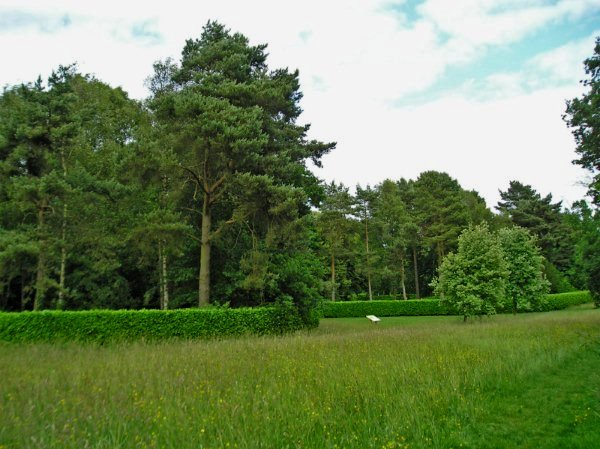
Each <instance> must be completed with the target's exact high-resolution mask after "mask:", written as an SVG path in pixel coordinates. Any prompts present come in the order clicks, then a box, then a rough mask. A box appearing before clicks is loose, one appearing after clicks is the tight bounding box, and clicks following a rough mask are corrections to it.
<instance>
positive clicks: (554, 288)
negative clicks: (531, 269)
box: [544, 260, 576, 293]
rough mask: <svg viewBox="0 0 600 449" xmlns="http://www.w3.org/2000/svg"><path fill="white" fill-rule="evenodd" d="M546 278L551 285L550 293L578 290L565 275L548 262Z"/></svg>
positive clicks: (545, 262) (545, 269)
mask: <svg viewBox="0 0 600 449" xmlns="http://www.w3.org/2000/svg"><path fill="white" fill-rule="evenodd" d="M544 276H545V277H546V279H547V280H548V282H549V283H550V293H566V292H572V291H573V290H576V289H575V287H573V286H572V285H571V283H570V282H569V280H568V279H567V278H566V277H565V275H564V274H562V273H561V272H560V271H558V269H557V268H556V267H555V266H554V265H553V264H552V263H551V262H550V261H548V260H544Z"/></svg>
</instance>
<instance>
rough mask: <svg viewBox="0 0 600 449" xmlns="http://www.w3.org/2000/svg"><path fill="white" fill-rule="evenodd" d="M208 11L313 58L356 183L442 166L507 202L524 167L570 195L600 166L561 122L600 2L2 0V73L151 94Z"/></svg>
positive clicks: (325, 111) (331, 162)
mask: <svg viewBox="0 0 600 449" xmlns="http://www.w3.org/2000/svg"><path fill="white" fill-rule="evenodd" d="M208 20H217V21H219V22H221V23H224V24H225V25H226V26H227V27H228V28H230V29H231V30H232V31H239V32H241V33H242V34H244V35H246V36H247V37H248V38H249V39H250V42H251V43H252V44H253V45H254V44H262V43H266V44H268V49H267V51H268V53H269V58H268V61H267V62H268V65H269V67H270V68H271V69H275V68H281V67H288V68H290V69H298V70H299V71H300V81H301V90H302V92H303V94H304V97H303V99H302V102H301V107H302V108H303V110H304V112H303V114H302V115H301V117H300V122H302V123H310V124H311V129H310V133H309V137H310V138H315V139H319V140H323V141H328V142H330V141H335V142H337V148H336V149H335V150H334V151H333V152H331V153H330V154H329V155H327V156H325V157H324V159H323V168H322V169H317V168H315V169H314V170H315V172H316V174H317V175H318V176H319V177H320V178H322V179H324V180H326V181H331V180H335V181H337V182H343V183H344V184H346V185H348V186H350V187H353V186H355V185H356V184H358V183H360V184H361V185H362V186H365V185H366V184H370V185H375V184H377V183H379V182H382V181H383V180H384V179H386V178H390V179H399V178H402V177H403V178H410V179H416V178H417V177H418V175H419V174H420V173H421V172H423V171H426V170H438V171H444V172H447V173H448V174H450V175H451V176H452V177H453V178H455V179H457V180H458V181H459V183H460V184H461V185H462V187H463V188H465V189H469V190H471V189H474V190H476V191H478V192H479V193H480V194H481V195H482V196H483V197H484V198H485V200H486V202H487V204H488V206H490V207H493V206H494V205H496V204H497V202H498V199H499V190H503V191H505V190H506V189H507V188H508V185H509V182H510V181H511V180H518V181H521V182H522V183H525V184H529V185H531V186H533V187H534V188H535V189H536V190H537V191H538V192H539V193H540V194H542V195H546V194H548V193H551V194H552V195H553V198H554V199H555V200H557V201H558V200H562V201H563V204H564V205H565V206H569V205H570V204H571V203H572V202H573V201H576V200H579V199H581V198H583V197H584V195H585V192H586V188H585V187H584V184H585V183H586V182H587V180H588V179H589V174H588V173H587V172H586V171H584V170H583V169H581V168H580V167H578V166H575V165H573V164H572V163H571V161H572V160H573V159H575V158H576V157H577V155H576V153H575V142H574V140H573V137H572V135H571V132H570V131H569V129H568V128H567V126H566V124H565V122H564V121H563V120H562V115H563V114H564V110H565V101H566V100H567V99H572V98H574V97H577V96H579V95H581V94H582V93H583V92H584V91H585V90H584V87H583V86H582V85H581V84H580V82H579V81H580V80H581V79H584V78H585V72H584V67H583V60H584V59H585V58H586V57H589V56H591V55H592V53H593V48H594V39H595V37H596V36H600V0H452V1H449V0H396V1H393V0H346V1H333V0H330V1H323V0H304V1H302V2H291V1H287V0H253V1H243V0H211V1H205V0H196V1H195V2H190V1H183V0H170V1H169V2H164V1H160V2H159V1H153V0H149V1H144V2H127V1H115V0H104V1H102V2H96V1H80V0H60V1H48V0H0V49H2V51H1V53H0V54H1V59H0V61H1V63H0V64H1V65H0V86H9V85H14V84H18V83H21V82H31V81H34V80H35V79H36V78H37V77H38V75H41V76H42V78H43V79H45V78H47V76H48V75H49V74H50V73H51V71H52V69H55V68H57V67H58V66H59V65H60V64H62V65H66V64H70V63H73V62H76V63H77V64H78V66H79V69H80V71H81V72H83V73H90V74H93V75H95V76H96V77H97V78H99V79H100V80H102V81H104V82H107V83H109V84H111V85H112V86H122V87H123V88H124V89H125V90H126V91H127V92H128V93H129V94H130V96H131V97H133V98H138V99H143V98H145V97H147V95H148V91H147V90H146V88H145V85H144V82H145V80H146V78H147V77H148V76H150V75H151V73H152V64H153V62H155V61H157V60H163V59H166V58H167V57H171V58H173V59H175V60H179V57H180V53H181V50H182V48H183V45H184V43H185V40H186V39H189V38H198V37H199V36H200V33H201V30H202V26H203V25H205V24H206V22H207V21H208Z"/></svg>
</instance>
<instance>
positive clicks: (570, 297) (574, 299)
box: [536, 291, 592, 312]
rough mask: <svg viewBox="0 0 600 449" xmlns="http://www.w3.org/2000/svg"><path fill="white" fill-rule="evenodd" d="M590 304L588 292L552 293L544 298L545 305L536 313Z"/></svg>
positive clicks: (590, 296) (590, 298) (590, 299)
mask: <svg viewBox="0 0 600 449" xmlns="http://www.w3.org/2000/svg"><path fill="white" fill-rule="evenodd" d="M589 302H592V295H591V294H590V292H589V291H580V292H567V293H554V294H552V295H547V296H546V303H545V304H542V306H541V307H540V308H539V310H536V312H549V311H550V310H562V309H566V308H567V307H571V306H578V305H581V304H587V303H589Z"/></svg>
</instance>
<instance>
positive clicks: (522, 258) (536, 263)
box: [498, 227, 549, 313]
mask: <svg viewBox="0 0 600 449" xmlns="http://www.w3.org/2000/svg"><path fill="white" fill-rule="evenodd" d="M498 239H499V241H500V245H501V247H502V252H503V254H504V260H505V261H506V264H507V268H508V282H507V285H506V299H507V306H508V307H510V308H511V309H512V311H513V313H517V312H518V311H520V310H533V309H536V308H538V307H539V305H540V304H541V303H542V302H543V299H544V296H545V295H546V293H548V289H549V282H548V281H547V280H545V279H544V278H543V277H542V270H543V257H542V256H541V255H540V251H539V249H538V247H537V246H536V244H535V239H534V238H533V237H532V236H531V234H529V232H528V231H527V230H526V229H524V228H519V227H517V228H504V229H501V230H500V231H498Z"/></svg>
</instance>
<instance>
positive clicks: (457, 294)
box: [433, 224, 508, 321]
mask: <svg viewBox="0 0 600 449" xmlns="http://www.w3.org/2000/svg"><path fill="white" fill-rule="evenodd" d="M507 276H508V267H507V264H506V261H505V259H504V254H503V252H502V247H501V246H500V243H499V241H498V239H497V238H496V236H495V235H494V234H492V233H491V232H490V230H489V229H488V226H487V224H481V225H477V226H474V227H469V228H468V229H466V230H465V231H464V232H463V233H462V234H461V235H460V237H459V239H458V250H457V251H456V253H450V254H448V256H447V257H446V258H445V259H444V261H443V262H442V265H441V266H440V267H439V270H438V278H437V280H435V281H434V283H433V284H434V289H435V292H436V294H438V295H439V296H440V298H441V301H442V302H443V303H446V304H448V305H449V306H450V307H452V308H454V309H455V310H456V311H457V312H458V313H460V314H461V315H463V316H464V320H465V321H466V320H467V317H470V316H476V315H477V316H481V315H484V314H486V315H493V314H495V313H496V311H497V310H498V309H500V308H501V307H502V305H503V302H504V298H505V291H506V287H507Z"/></svg>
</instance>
